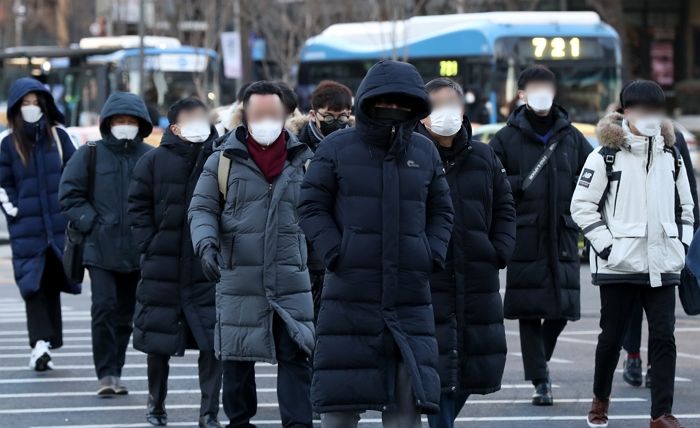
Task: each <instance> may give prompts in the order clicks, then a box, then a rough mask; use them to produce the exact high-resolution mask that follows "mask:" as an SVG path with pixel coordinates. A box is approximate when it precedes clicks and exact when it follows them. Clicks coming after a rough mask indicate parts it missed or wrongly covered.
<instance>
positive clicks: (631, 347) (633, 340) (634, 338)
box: [622, 298, 648, 354]
mask: <svg viewBox="0 0 700 428" xmlns="http://www.w3.org/2000/svg"><path fill="white" fill-rule="evenodd" d="M643 319H644V308H642V301H641V299H639V298H637V299H636V303H635V304H634V308H633V309H632V313H631V314H630V319H629V325H628V326H627V332H626V333H625V339H624V341H623V342H622V347H623V348H624V349H625V351H627V353H628V354H639V350H640V348H641V347H642V320H643ZM647 348H648V346H647Z"/></svg>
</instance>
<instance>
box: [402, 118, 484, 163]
mask: <svg viewBox="0 0 700 428" xmlns="http://www.w3.org/2000/svg"><path fill="white" fill-rule="evenodd" d="M416 132H418V133H419V134H421V135H423V136H425V137H427V138H428V139H429V140H430V141H432V142H433V143H435V146H436V147H437V146H438V142H437V141H435V140H434V139H433V136H432V134H430V131H428V129H427V128H426V127H425V125H423V124H422V123H419V124H418V126H417V128H416ZM471 146H472V126H471V124H470V123H469V120H467V119H465V121H464V123H463V124H462V128H461V129H460V130H459V132H457V134H456V135H455V137H454V143H453V146H452V150H451V151H450V152H447V153H449V154H448V155H447V156H446V155H445V150H439V149H440V148H439V147H438V152H439V153H440V158H441V159H442V161H443V162H450V161H455V160H457V159H458V158H461V157H462V156H463V155H465V154H466V153H468V152H469V151H470V148H471Z"/></svg>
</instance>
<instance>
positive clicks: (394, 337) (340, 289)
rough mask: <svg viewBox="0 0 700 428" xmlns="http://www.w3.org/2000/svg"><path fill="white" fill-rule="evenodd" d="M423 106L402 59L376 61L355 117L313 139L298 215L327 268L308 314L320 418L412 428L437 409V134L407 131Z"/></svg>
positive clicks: (329, 423)
mask: <svg viewBox="0 0 700 428" xmlns="http://www.w3.org/2000/svg"><path fill="white" fill-rule="evenodd" d="M429 113H430V99H429V97H428V93H427V92H426V90H425V87H424V83H423V79H422V78H421V76H420V74H418V71H417V70H416V69H415V67H413V66H412V65H410V64H407V63H403V62H397V61H381V62H379V63H377V64H375V65H374V66H372V68H370V70H369V71H368V72H367V75H366V76H365V78H364V79H363V80H362V83H361V84H360V86H359V88H358V91H357V105H356V118H357V120H356V124H355V127H354V128H346V129H342V130H340V131H336V132H333V133H332V134H331V135H329V136H328V137H326V138H325V139H324V141H323V143H321V145H320V146H319V147H318V150H317V151H316V155H315V156H314V159H313V161H312V162H311V164H310V165H309V168H308V171H307V173H306V176H305V178H304V184H303V185H302V195H301V204H300V205H299V214H300V219H301V220H300V224H301V227H302V229H303V230H304V232H306V234H307V236H308V237H309V239H310V240H311V241H312V242H313V245H314V249H315V250H316V251H317V252H318V254H319V257H320V259H321V260H322V261H323V264H324V266H325V268H326V277H325V283H324V286H323V293H322V295H321V308H320V311H319V314H318V321H317V324H316V331H317V336H318V339H317V342H316V351H315V354H314V359H313V364H314V382H313V386H312V389H311V396H312V401H313V405H314V410H315V411H316V412H317V413H320V414H321V426H322V427H323V428H351V427H357V426H358V422H359V420H360V414H361V413H362V412H364V411H367V410H378V411H380V412H382V423H383V426H385V427H392V428H399V427H400V428H416V427H420V426H421V419H420V414H421V413H436V412H438V411H439V409H440V408H439V401H440V376H439V374H438V342H437V339H436V338H435V321H434V314H433V308H432V305H431V296H430V283H429V279H430V274H431V273H433V272H435V271H437V270H440V269H443V268H444V267H445V258H446V254H447V246H448V241H449V240H450V232H451V230H452V219H453V209H452V201H451V199H450V193H449V192H450V190H449V188H448V185H447V181H446V180H445V170H444V168H443V166H442V162H441V161H440V155H439V154H438V152H437V149H436V148H435V145H434V144H433V143H432V142H431V141H430V140H429V139H427V138H425V137H424V136H422V135H420V134H418V133H416V132H414V130H415V128H416V125H417V124H418V121H419V120H420V119H423V118H424V117H426V116H427V115H428V114H429Z"/></svg>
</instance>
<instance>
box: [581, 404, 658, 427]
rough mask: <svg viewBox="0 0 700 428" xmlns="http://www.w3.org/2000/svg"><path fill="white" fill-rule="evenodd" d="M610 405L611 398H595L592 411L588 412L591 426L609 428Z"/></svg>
mask: <svg viewBox="0 0 700 428" xmlns="http://www.w3.org/2000/svg"><path fill="white" fill-rule="evenodd" d="M608 407H610V399H606V400H601V399H598V398H594V399H593V403H592V404H591V411H590V412H588V426H589V427H590V428H607V426H608ZM654 428H656V427H654Z"/></svg>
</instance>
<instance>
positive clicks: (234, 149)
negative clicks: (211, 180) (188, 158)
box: [216, 125, 313, 166]
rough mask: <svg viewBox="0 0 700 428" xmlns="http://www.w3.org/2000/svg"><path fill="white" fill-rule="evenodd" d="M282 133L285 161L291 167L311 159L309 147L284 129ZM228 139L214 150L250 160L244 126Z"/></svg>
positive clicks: (230, 134) (228, 155)
mask: <svg viewBox="0 0 700 428" xmlns="http://www.w3.org/2000/svg"><path fill="white" fill-rule="evenodd" d="M282 132H284V133H285V135H286V140H287V161H288V162H290V163H292V164H293V165H295V166H296V165H297V164H299V165H300V164H302V163H303V162H305V161H306V160H308V159H311V157H312V155H313V153H312V152H311V149H309V147H308V146H307V145H306V144H304V143H302V142H300V141H299V140H298V139H297V137H295V136H294V135H292V134H291V133H290V132H288V131H287V130H286V129H284V130H283V131H282ZM226 135H228V137H227V138H226V140H225V142H223V143H222V144H221V145H220V146H219V147H217V148H216V150H221V151H223V155H224V156H226V157H232V156H235V157H239V158H242V159H246V160H248V159H250V153H249V152H248V147H247V146H246V143H245V141H246V137H247V136H248V130H247V129H246V128H245V126H244V125H240V126H239V127H238V128H236V130H235V131H234V132H229V133H228V134H226Z"/></svg>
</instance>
